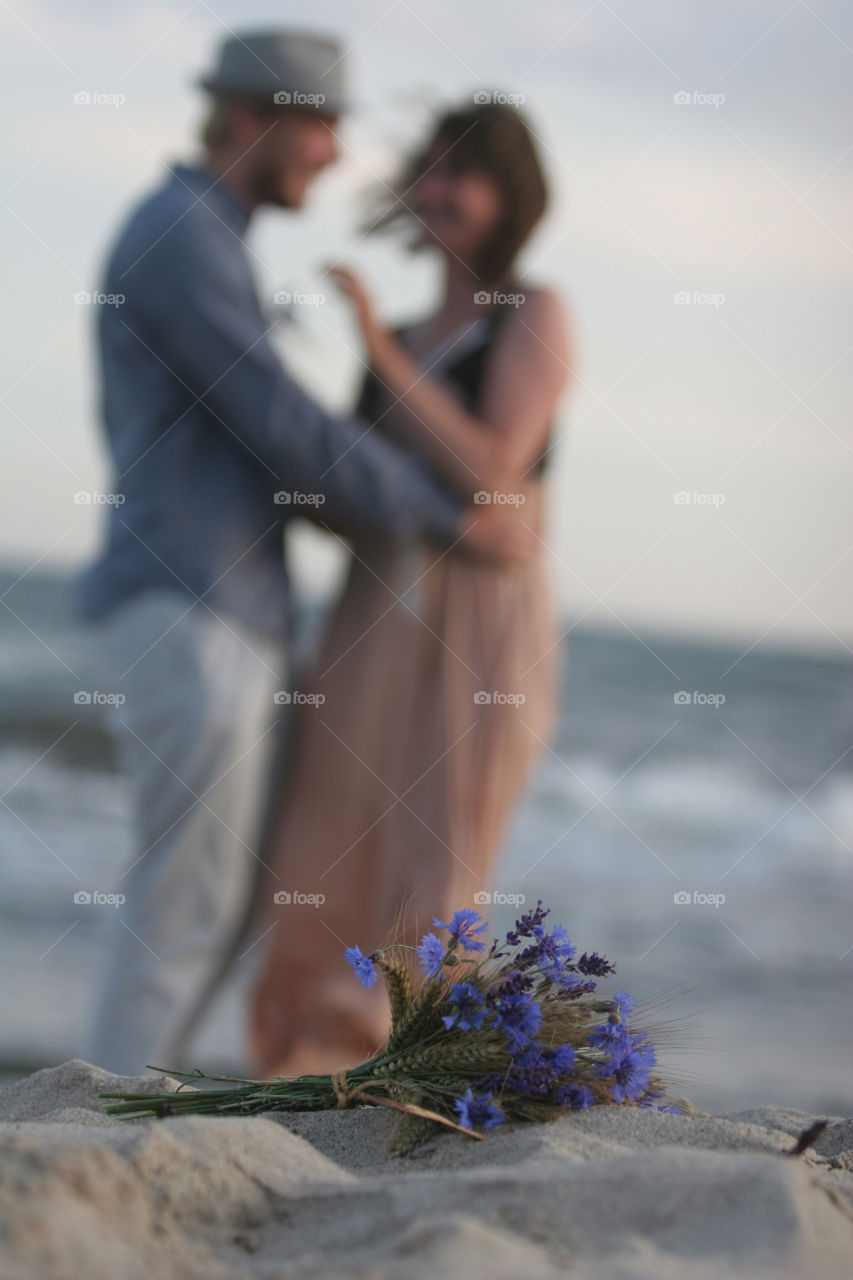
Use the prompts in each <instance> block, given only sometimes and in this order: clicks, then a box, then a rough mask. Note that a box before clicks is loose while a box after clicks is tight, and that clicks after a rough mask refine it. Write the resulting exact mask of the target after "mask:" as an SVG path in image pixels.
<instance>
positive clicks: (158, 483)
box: [77, 31, 525, 1074]
mask: <svg viewBox="0 0 853 1280" xmlns="http://www.w3.org/2000/svg"><path fill="white" fill-rule="evenodd" d="M342 66H343V64H342V54H341V51H340V49H339V48H338V46H337V45H336V44H335V42H333V41H331V40H329V39H326V38H325V37H315V36H308V35H304V34H294V33H289V32H286V31H274V32H262V33H247V34H244V35H243V36H242V37H239V36H237V37H234V38H232V39H228V40H226V41H225V42H224V44H223V46H222V48H221V51H220V57H219V62H218V65H217V67H216V69H215V70H214V71H213V73H212V74H211V75H209V76H207V77H206V78H205V79H203V80H202V82H201V83H202V85H203V87H204V88H205V89H206V90H207V91H208V92H209V93H210V94H211V95H212V97H213V104H212V109H211V112H210V115H209V117H208V120H207V122H206V125H205V128H204V132H203V142H204V145H205V151H206V154H205V158H204V160H203V162H202V163H199V164H195V165H184V164H179V165H176V166H174V167H173V170H172V172H171V174H170V176H169V178H168V180H167V181H166V182H165V184H164V185H163V186H161V187H160V188H159V189H158V190H157V191H156V192H155V193H154V194H153V195H151V196H149V198H147V199H146V200H144V201H143V203H142V204H141V205H139V206H138V207H137V208H136V210H135V211H134V213H133V214H132V216H131V217H130V219H129V221H128V222H127V223H126V225H125V226H124V228H123V230H122V231H121V233H120V235H119V236H118V239H117V241H116V243H115V244H114V246H113V248H112V252H111V254H110V256H109V261H108V263H107V266H106V272H105V280H104V285H103V293H104V294H105V295H108V296H109V295H112V297H113V298H114V299H119V300H121V301H120V305H103V306H101V308H100V310H99V314H98V347H99V359H100V380H101V392H102V414H103V420H104V425H105V430H106V435H107V440H108V445H109V450H110V454H111V458H112V462H113V465H114V468H115V490H116V493H117V494H118V493H120V494H121V495H122V499H123V500H122V502H121V503H118V502H116V503H114V504H112V505H111V507H110V512H109V517H108V524H107V529H106V538H105V545H104V547H103V550H102V551H101V553H100V555H99V557H98V558H97V560H96V562H95V563H94V564H93V565H92V566H90V568H89V569H88V570H87V571H86V572H85V573H84V574H83V575H82V577H81V578H80V580H79V583H78V593H77V598H78V604H79V609H80V612H81V614H82V616H83V617H84V618H86V619H87V620H88V621H89V622H90V623H91V624H92V627H93V642H94V643H93V648H94V655H95V658H96V661H97V670H98V681H99V685H100V687H101V688H102V689H103V688H104V687H105V686H108V687H109V690H110V692H112V693H115V694H119V693H120V694H121V695H122V698H123V702H122V701H120V700H118V699H116V702H117V703H118V705H117V706H116V707H115V709H114V711H113V714H114V718H115V725H114V728H115V731H116V734H117V738H118V743H119V748H120V751H121V753H122V762H123V766H124V769H125V771H126V773H127V775H128V778H129V781H130V787H131V799H132V806H133V823H134V839H135V848H134V855H133V860H132V863H131V866H130V867H129V868H128V869H127V870H126V871H125V873H124V875H123V877H122V881H123V883H122V892H123V894H124V896H125V899H126V904H125V907H124V908H123V909H122V912H121V913H117V914H116V917H115V920H114V922H113V933H112V936H111V938H110V942H109V950H108V954H107V956H106V958H105V961H104V965H103V971H102V978H101V984H100V990H99V992H98V996H97V1001H96V1008H95V1013H94V1017H93V1023H92V1027H91V1031H90V1035H89V1042H88V1044H87V1047H86V1054H87V1056H88V1057H89V1058H90V1059H91V1060H92V1061H93V1062H95V1063H97V1064H98V1065H100V1066H102V1067H105V1068H107V1069H108V1070H110V1071H115V1072H118V1073H127V1074H135V1073H139V1072H141V1071H142V1070H143V1068H144V1067H145V1066H146V1065H148V1064H153V1065H154V1066H163V1065H165V1066H174V1067H180V1066H181V1065H182V1063H181V1055H182V1051H183V1047H184V1045H185V1044H186V1042H187V1039H188V1036H189V1034H190V1032H191V1030H192V1029H193V1028H194V1026H195V1025H196V1023H197V1021H198V1018H199V1016H200V1015H201V1013H202V1012H203V1011H204V1009H205V1008H206V1007H207V1005H208V1003H209V1001H210V998H211V996H212V994H213V993H214V991H215V990H216V988H217V986H218V985H219V983H220V981H221V979H222V978H223V976H224V975H225V974H226V973H227V972H228V970H229V968H230V966H231V964H232V963H233V960H234V957H235V955H236V952H237V949H238V944H239V942H240V939H241V936H242V935H243V934H244V933H245V928H246V924H247V922H248V920H249V919H250V914H251V904H252V896H253V886H254V883H255V873H256V869H257V867H258V866H259V864H260V854H259V852H258V850H259V848H260V840H261V831H262V814H263V807H264V802H265V796H266V788H267V784H268V781H269V779H270V777H271V769H272V764H273V760H274V758H275V756H274V753H273V751H272V745H273V742H274V734H273V732H272V730H273V728H274V719H275V717H274V712H275V710H276V708H275V703H274V693H275V690H277V689H280V688H281V686H282V685H283V684H284V682H285V678H286V670H285V669H284V664H285V652H284V649H285V645H284V634H285V633H284V625H285V617H286V601H287V584H286V579H285V573H284V567H283V557H282V532H283V528H284V526H285V524H286V521H287V518H288V517H289V516H290V515H291V514H292V513H293V512H294V511H297V512H298V511H299V510H300V500H302V499H304V496H306V495H307V496H309V497H310V498H311V499H312V500H313V501H315V502H317V503H320V502H322V514H323V519H324V520H326V519H328V522H329V523H330V524H331V525H333V526H335V527H337V528H341V529H347V528H356V527H361V528H366V529H372V530H374V531H377V532H387V533H389V534H399V535H417V536H421V537H424V538H426V539H430V540H433V541H434V542H435V543H436V555H437V556H438V555H441V554H443V553H444V552H445V551H446V550H447V549H448V548H450V547H453V548H455V549H456V551H457V552H458V550H459V549H460V548H462V549H465V550H467V551H470V552H472V553H480V554H487V555H494V556H498V557H500V558H506V559H513V558H517V557H520V556H523V555H524V553H525V544H524V541H523V536H524V535H523V528H522V525H521V522H520V521H519V520H518V519H517V517H514V516H513V513H512V512H510V511H509V510H507V509H506V508H504V507H501V506H496V505H495V506H492V507H486V508H484V507H482V506H476V507H475V506H473V505H472V506H471V507H465V506H464V505H463V504H462V503H461V502H460V501H459V499H458V498H457V497H454V496H453V495H452V494H450V493H449V492H448V491H446V490H445V489H444V488H443V487H442V486H441V485H440V484H439V483H438V482H437V481H436V480H435V479H434V478H433V477H432V476H431V475H430V474H429V473H428V472H427V471H426V470H425V469H422V467H421V466H420V465H419V464H418V463H417V462H416V461H415V460H414V459H413V458H412V457H411V456H410V455H407V454H404V453H402V452H400V451H398V450H396V449H395V448H394V447H393V446H392V445H391V444H390V443H389V442H388V441H386V440H384V439H382V438H381V436H380V435H379V434H378V433H372V432H371V433H368V424H367V423H363V422H359V421H357V420H349V421H347V420H342V419H338V418H334V417H332V416H330V415H328V414H327V413H325V412H324V411H323V410H322V409H321V408H320V407H319V406H318V405H316V404H315V403H314V402H313V401H312V400H311V398H310V397H309V396H307V395H306V394H305V393H304V392H303V391H302V390H300V388H299V387H297V385H296V384H295V383H294V382H293V381H292V379H291V378H290V377H289V375H288V373H287V372H286V370H285V369H284V368H283V367H282V365H281V362H280V360H279V359H278V357H277V355H276V354H275V352H274V350H273V348H272V346H271V345H270V343H269V341H268V329H269V324H268V321H267V320H266V319H265V317H264V314H263V311H262V308H261V306H260V305H259V302H258V298H257V295H256V291H255V286H254V282H253V277H252V272H251V268H250V264H249V259H248V253H247V249H246V245H245V241H244V237H245V234H246V231H247V228H248V225H249V221H250V218H251V215H252V212H253V210H254V209H256V208H257V207H258V206H260V205H264V204H270V205H274V206H277V207H279V208H282V209H294V210H295V209H299V208H300V207H301V205H302V203H303V201H304V199H305V196H306V193H307V190H308V187H309V185H310V183H311V181H312V179H313V178H314V177H315V176H316V175H317V174H318V173H319V172H321V170H322V169H323V168H325V166H326V165H328V164H330V163H331V162H332V161H333V160H334V159H335V157H336V144H335V134H334V126H335V123H336V121H337V119H338V117H339V115H340V114H341V112H342V111H343V110H344V107H345V102H344V89H343V80H342ZM472 497H473V495H472ZM302 509H304V507H303V508H302Z"/></svg>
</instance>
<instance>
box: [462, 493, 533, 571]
mask: <svg viewBox="0 0 853 1280" xmlns="http://www.w3.org/2000/svg"><path fill="white" fill-rule="evenodd" d="M521 496H523V499H524V500H523V501H517V502H515V503H502V502H499V501H498V502H496V501H494V495H490V497H492V501H491V502H476V503H474V504H473V505H472V506H470V507H468V508H467V509H466V511H465V515H464V516H463V518H462V541H461V542H460V543H458V544H457V550H459V551H462V552H467V553H469V554H471V555H475V556H479V557H482V558H484V559H487V560H496V561H498V562H499V563H500V564H505V565H513V564H525V563H526V562H527V561H528V560H529V559H530V557H531V556H532V555H533V553H534V552H535V551H536V549H537V548H538V547H539V546H541V540H540V536H541V535H540V526H541V496H542V495H541V485H539V484H536V485H531V486H529V488H527V489H526V490H525V491H524V492H523V494H522V495H521Z"/></svg>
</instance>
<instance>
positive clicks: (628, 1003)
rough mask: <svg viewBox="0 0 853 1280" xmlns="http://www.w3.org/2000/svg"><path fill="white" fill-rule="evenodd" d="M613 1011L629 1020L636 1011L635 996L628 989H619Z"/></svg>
mask: <svg viewBox="0 0 853 1280" xmlns="http://www.w3.org/2000/svg"><path fill="white" fill-rule="evenodd" d="M613 1012H614V1013H618V1014H619V1016H620V1018H621V1019H622V1021H623V1022H627V1021H628V1019H629V1018H630V1016H631V1014H632V1013H633V1012H634V997H633V996H629V995H628V992H627V991H617V992H616V995H615V996H614V997H613Z"/></svg>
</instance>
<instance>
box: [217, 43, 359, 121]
mask: <svg viewBox="0 0 853 1280" xmlns="http://www.w3.org/2000/svg"><path fill="white" fill-rule="evenodd" d="M197 84H199V85H200V86H201V88H203V89H206V90H207V91H208V93H212V94H216V95H217V96H221V97H235V98H249V99H252V100H256V101H261V102H263V101H267V102H269V103H271V104H273V103H278V104H280V105H281V106H292V107H300V108H302V109H303V110H315V111H317V112H318V113H319V114H321V115H335V116H336V115H340V114H341V113H342V112H344V111H346V110H347V107H348V103H347V98H346V91H345V83H344V70H343V49H342V48H341V46H340V45H339V44H338V42H337V41H336V40H333V39H331V38H330V37H329V36H324V35H317V34H314V33H312V32H306V31H288V30H277V31H244V32H235V34H234V35H232V36H228V37H227V38H226V39H225V40H223V41H222V44H221V45H220V48H219V61H218V63H217V65H216V67H215V68H214V69H213V70H212V71H210V72H208V73H207V74H206V75H203V76H201V77H200V78H199V80H198V81H197Z"/></svg>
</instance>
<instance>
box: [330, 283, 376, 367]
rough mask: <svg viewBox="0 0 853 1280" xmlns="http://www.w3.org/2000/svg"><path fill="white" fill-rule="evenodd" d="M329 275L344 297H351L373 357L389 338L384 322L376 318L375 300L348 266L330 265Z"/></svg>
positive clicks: (357, 318)
mask: <svg viewBox="0 0 853 1280" xmlns="http://www.w3.org/2000/svg"><path fill="white" fill-rule="evenodd" d="M327 275H328V276H329V277H330V278H331V280H332V282H333V283H334V284H335V285H336V286H337V288H338V289H340V291H341V293H342V294H343V295H344V297H346V298H349V300H350V302H351V303H352V304H353V307H354V309H355V316H356V320H357V321H358V325H359V328H360V329H361V332H362V333H363V335H364V340H365V342H366V344H367V350H368V352H369V353H370V355H371V357H372V356H373V355H375V354H376V352H377V351H378V350H379V348H380V346H381V344H382V341H383V339H387V337H388V334H387V331H386V330H385V329H384V327H383V326H382V324H380V322H379V320H377V318H376V313H375V311H374V310H373V302H372V301H371V299H370V296H369V295H368V293H367V290H366V289H365V287H364V285H363V284H362V283H361V281H360V280H359V278H358V276H356V275H355V274H354V273H353V272H352V271H349V270H347V268H346V267H329V268H328V269H327Z"/></svg>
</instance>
